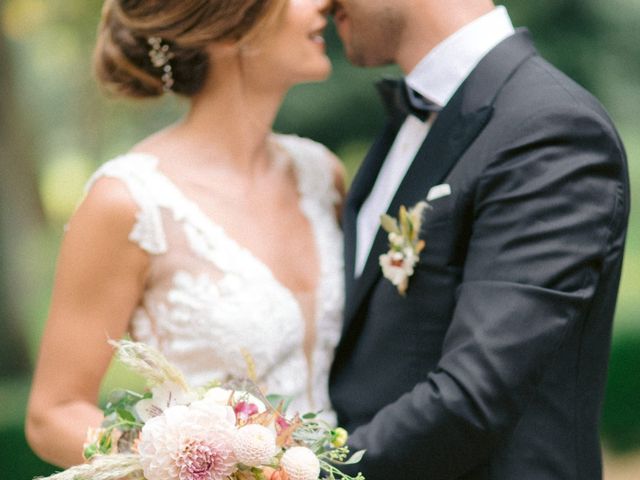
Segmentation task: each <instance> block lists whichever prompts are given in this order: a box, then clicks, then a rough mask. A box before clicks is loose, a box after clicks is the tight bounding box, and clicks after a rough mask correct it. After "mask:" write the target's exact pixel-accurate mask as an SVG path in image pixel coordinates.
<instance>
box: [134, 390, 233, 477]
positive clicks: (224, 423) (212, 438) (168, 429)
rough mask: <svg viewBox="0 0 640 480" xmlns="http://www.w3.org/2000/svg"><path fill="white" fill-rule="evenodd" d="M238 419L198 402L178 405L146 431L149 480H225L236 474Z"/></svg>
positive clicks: (143, 454)
mask: <svg viewBox="0 0 640 480" xmlns="http://www.w3.org/2000/svg"><path fill="white" fill-rule="evenodd" d="M235 437H236V428H235V415H234V412H233V410H232V409H231V408H230V407H223V406H220V405H216V404H213V403H211V402H203V401H198V402H194V403H192V404H191V405H190V406H183V405H177V406H173V407H170V408H168V409H166V410H165V411H164V412H163V413H162V415H159V416H157V417H154V418H152V419H150V420H149V421H148V422H147V423H146V424H145V426H144V427H143V429H142V434H141V437H140V443H139V447H138V448H139V452H140V463H141V464H142V467H143V470H144V476H145V478H146V479H148V480H224V479H226V478H227V477H228V476H229V475H231V474H232V473H233V472H234V471H235V470H236V463H237V461H236V458H235V454H234V450H233V446H234V440H235Z"/></svg>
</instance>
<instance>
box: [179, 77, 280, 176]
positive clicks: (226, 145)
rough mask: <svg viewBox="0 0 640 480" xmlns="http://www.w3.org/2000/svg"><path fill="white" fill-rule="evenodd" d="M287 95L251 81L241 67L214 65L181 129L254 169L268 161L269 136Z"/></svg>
mask: <svg viewBox="0 0 640 480" xmlns="http://www.w3.org/2000/svg"><path fill="white" fill-rule="evenodd" d="M225 67H227V66H225ZM285 94H286V89H285V88H283V87H279V88H278V87H272V88H269V87H268V86H260V85H256V84H255V83H252V82H251V81H250V79H248V78H246V77H245V76H244V75H243V72H242V69H241V68H240V67H239V66H236V67H235V68H234V67H233V66H230V67H229V68H224V69H220V70H218V71H216V69H215V68H214V69H213V71H212V72H211V74H210V76H209V79H208V80H207V82H206V84H205V86H204V88H203V89H202V91H201V92H200V93H198V94H197V95H196V96H195V97H194V98H193V99H192V104H191V109H190V111H189V113H188V115H187V117H186V118H185V120H184V122H183V123H182V128H184V129H185V130H186V131H188V132H189V135H190V136H191V135H193V138H194V139H197V141H198V143H200V142H202V143H201V144H202V145H211V148H212V150H213V151H218V152H224V153H226V154H227V155H225V157H227V158H228V159H229V161H231V162H233V164H234V167H235V168H238V169H242V170H245V171H247V172H250V171H254V170H256V169H259V168H260V162H264V161H267V160H268V155H267V148H268V138H269V135H270V134H271V131H272V125H273V122H274V120H275V117H276V115H277V113H278V109H279V108H280V105H281V103H282V100H283V98H284V95H285Z"/></svg>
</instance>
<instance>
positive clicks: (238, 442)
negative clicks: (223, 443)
mask: <svg viewBox="0 0 640 480" xmlns="http://www.w3.org/2000/svg"><path fill="white" fill-rule="evenodd" d="M233 450H234V452H235V454H236V459H237V460H238V462H240V463H243V464H244V465H247V466H249V467H257V466H259V465H266V464H268V463H270V462H271V459H272V458H273V457H274V456H275V454H276V453H277V452H278V447H277V446H276V436H275V435H274V433H273V432H272V431H271V430H269V429H268V428H267V427H263V426H262V425H257V424H250V425H246V426H244V427H242V428H241V429H240V430H238V434H237V435H236V439H235V442H234V444H233Z"/></svg>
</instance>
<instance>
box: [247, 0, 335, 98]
mask: <svg viewBox="0 0 640 480" xmlns="http://www.w3.org/2000/svg"><path fill="white" fill-rule="evenodd" d="M329 4H330V0H289V2H288V5H287V7H286V8H285V11H284V12H283V15H282V18H281V19H280V21H279V24H278V25H276V26H274V27H273V28H272V29H271V30H269V31H268V32H265V33H264V34H263V35H259V36H258V37H257V38H256V39H255V40H252V41H251V42H250V43H248V44H246V45H243V47H242V48H241V51H240V55H241V57H242V61H243V64H244V66H245V69H246V71H247V72H251V73H252V74H253V76H255V78H258V79H260V81H261V82H262V83H263V84H265V83H266V82H278V83H283V84H284V86H287V87H288V86H291V85H294V84H296V83H301V82H309V81H318V80H323V79H325V78H326V77H327V76H328V75H329V73H330V72H331V62H330V61H329V58H328V57H327V55H326V48H325V42H324V37H323V34H324V29H325V27H326V26H327V14H328V10H329Z"/></svg>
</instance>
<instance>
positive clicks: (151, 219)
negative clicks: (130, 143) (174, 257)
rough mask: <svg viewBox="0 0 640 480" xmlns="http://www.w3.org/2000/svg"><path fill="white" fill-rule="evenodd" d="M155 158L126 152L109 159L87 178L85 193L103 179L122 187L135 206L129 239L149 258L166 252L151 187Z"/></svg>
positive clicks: (163, 234) (158, 207)
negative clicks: (118, 183)
mask: <svg viewBox="0 0 640 480" xmlns="http://www.w3.org/2000/svg"><path fill="white" fill-rule="evenodd" d="M156 165H157V159H156V158H154V157H152V156H150V155H144V154H136V153H130V154H127V155H122V156H119V157H116V158H114V159H113V160H109V161H108V162H106V163H105V164H104V165H102V166H101V167H100V168H99V169H98V170H97V171H96V172H95V173H94V174H93V175H92V176H91V178H90V179H89V181H88V182H87V184H86V186H85V194H86V193H88V192H89V190H90V189H91V187H92V186H93V185H94V184H95V183H96V182H97V181H98V180H99V179H100V178H103V177H108V178H115V179H118V180H120V181H121V182H122V183H124V184H125V186H126V187H127V189H128V190H129V193H130V194H131V197H132V198H133V200H134V201H135V202H136V204H137V206H138V213H137V214H136V223H135V225H134V226H133V229H132V230H131V233H130V234H129V239H130V240H131V241H132V242H134V243H136V244H138V245H139V246H140V248H142V249H143V250H145V251H146V252H148V253H150V254H152V255H160V254H162V253H165V252H166V251H167V240H166V236H165V232H164V228H163V226H162V216H161V212H160V205H159V203H158V201H157V195H156V192H154V188H153V178H154V177H155V175H156Z"/></svg>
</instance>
